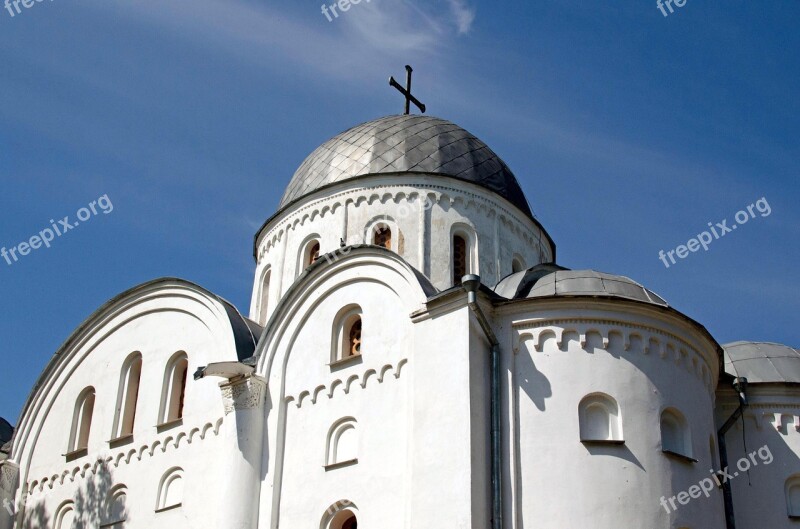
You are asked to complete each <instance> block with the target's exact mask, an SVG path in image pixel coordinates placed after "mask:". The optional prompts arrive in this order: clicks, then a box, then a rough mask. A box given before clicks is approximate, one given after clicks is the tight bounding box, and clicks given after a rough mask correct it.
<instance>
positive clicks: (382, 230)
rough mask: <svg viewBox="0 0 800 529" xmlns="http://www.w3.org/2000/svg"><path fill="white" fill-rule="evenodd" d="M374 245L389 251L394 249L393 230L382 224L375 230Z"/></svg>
mask: <svg viewBox="0 0 800 529" xmlns="http://www.w3.org/2000/svg"><path fill="white" fill-rule="evenodd" d="M372 244H374V245H375V246H381V247H383V248H386V249H387V250H391V249H392V230H390V229H389V227H388V226H386V225H384V224H381V225H379V226H377V227H376V228H375V234H374V235H373V237H372Z"/></svg>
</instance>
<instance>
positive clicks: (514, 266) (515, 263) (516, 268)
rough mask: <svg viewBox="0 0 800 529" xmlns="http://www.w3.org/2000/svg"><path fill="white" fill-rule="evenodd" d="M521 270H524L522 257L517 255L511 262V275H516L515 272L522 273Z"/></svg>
mask: <svg viewBox="0 0 800 529" xmlns="http://www.w3.org/2000/svg"><path fill="white" fill-rule="evenodd" d="M523 270H525V262H524V261H523V260H522V257H520V256H518V255H517V256H515V257H514V259H513V260H512V261H511V273H512V274H516V273H517V272H522V271H523Z"/></svg>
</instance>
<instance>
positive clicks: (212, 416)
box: [13, 280, 236, 528]
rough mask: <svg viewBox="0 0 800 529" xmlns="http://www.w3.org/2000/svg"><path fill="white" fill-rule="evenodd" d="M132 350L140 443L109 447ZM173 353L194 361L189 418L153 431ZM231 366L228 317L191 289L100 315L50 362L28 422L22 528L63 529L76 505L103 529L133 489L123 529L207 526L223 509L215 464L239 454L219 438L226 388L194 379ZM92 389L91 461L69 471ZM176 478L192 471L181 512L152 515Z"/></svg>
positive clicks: (139, 299) (21, 450)
mask: <svg viewBox="0 0 800 529" xmlns="http://www.w3.org/2000/svg"><path fill="white" fill-rule="evenodd" d="M134 351H138V352H140V353H141V354H142V357H143V366H142V375H141V386H140V389H139V396H138V405H137V409H136V420H135V423H134V431H133V436H132V439H130V440H128V441H125V442H122V443H115V444H113V445H112V444H110V443H109V441H110V440H111V437H112V426H113V422H114V417H115V407H116V403H117V391H118V388H119V377H120V370H121V368H122V365H123V363H124V361H125V359H126V358H127V357H128V355H129V354H130V353H132V352H134ZM177 351H185V352H186V353H187V355H188V360H189V373H188V377H187V382H186V393H185V404H184V414H183V418H182V420H181V421H180V422H178V423H175V424H173V425H171V426H170V427H169V428H157V423H158V412H159V406H160V401H161V395H162V382H163V379H164V369H165V366H166V364H167V362H168V360H169V359H170V358H171V357H172V356H173V355H174V354H175V353H176V352H177ZM235 359H236V350H235V345H234V341H233V334H232V332H231V327H230V323H229V319H228V316H227V314H226V312H225V310H224V307H223V306H222V305H221V304H220V303H219V302H218V301H217V300H216V299H212V298H211V297H209V296H208V295H207V294H206V293H204V292H202V291H201V290H200V289H197V288H196V287H194V286H189V285H187V284H186V283H184V282H174V281H171V280H168V281H164V282H160V283H155V284H150V285H148V286H145V287H142V288H139V289H138V290H135V291H133V292H132V293H130V294H129V295H128V296H126V297H123V298H122V299H118V300H116V301H115V302H114V303H112V304H111V305H110V306H106V307H104V308H103V309H102V310H101V311H99V312H98V313H96V314H95V315H93V316H92V318H90V320H89V321H88V322H87V325H86V327H85V328H84V329H82V330H81V331H80V332H79V333H78V334H77V335H76V336H75V337H74V338H73V339H72V341H71V342H70V343H69V344H67V345H66V346H65V347H64V348H63V350H62V352H61V356H60V357H59V358H56V359H54V360H53V362H52V364H51V367H50V368H49V370H48V371H47V372H46V373H45V375H44V376H43V378H42V380H41V386H40V387H39V388H37V390H36V392H35V393H34V394H33V395H32V397H31V399H30V401H29V402H28V404H27V405H26V408H25V412H24V414H23V416H22V418H21V421H20V426H19V429H18V432H17V437H16V438H15V444H14V452H13V453H14V458H15V461H17V462H18V463H19V464H20V466H21V472H20V478H21V487H20V488H19V489H18V491H17V501H18V502H23V503H24V504H25V511H24V517H25V524H27V525H22V526H21V527H28V526H31V524H34V525H32V526H36V525H37V524H38V526H41V527H50V528H52V527H55V525H54V524H55V519H54V517H55V515H56V513H57V511H58V510H59V508H60V507H63V506H64V505H65V504H66V503H68V502H70V501H72V502H74V509H75V514H76V517H77V519H79V520H83V521H84V523H86V524H88V525H89V526H92V527H95V526H97V525H98V523H100V522H102V518H101V514H100V513H101V512H102V510H103V509H104V508H105V502H106V501H107V496H108V494H109V492H110V491H111V489H112V488H113V487H117V486H119V485H124V486H125V487H126V488H127V501H126V519H127V522H126V525H125V526H126V527H131V528H136V527H175V528H179V527H187V528H188V527H199V526H203V525H204V523H205V521H206V520H208V519H210V518H211V517H212V516H213V514H214V513H215V511H216V510H217V509H218V508H219V507H220V504H221V502H224V501H225V499H224V498H225V494H224V491H223V490H220V485H219V483H220V476H221V475H222V473H224V469H222V468H219V467H218V465H217V464H216V461H217V460H218V458H217V457H216V456H215V454H219V453H221V452H224V451H226V450H232V449H233V448H232V447H228V446H226V445H225V444H224V442H223V440H222V438H221V437H220V436H219V432H220V427H221V425H222V421H223V415H224V412H223V407H222V399H221V398H220V391H219V388H218V387H217V385H216V384H214V383H208V384H204V383H195V382H194V381H193V380H192V372H193V371H194V369H196V368H197V367H198V366H200V365H206V364H208V363H211V362H218V361H230V360H235ZM87 386H93V387H94V388H95V390H96V398H95V406H94V413H93V419H92V425H91V431H90V437H89V444H88V450H87V454H86V455H84V456H82V457H78V458H76V459H73V460H68V458H66V457H65V456H64V454H65V452H66V450H67V444H68V440H69V434H70V432H69V429H70V425H71V423H72V414H73V410H74V406H75V399H76V398H77V397H78V395H79V394H80V393H81V391H83V389H84V388H86V387H87ZM173 467H180V468H181V469H183V472H184V481H183V484H184V495H183V504H182V506H181V507H179V508H175V509H171V510H167V511H163V512H156V508H157V495H158V491H159V484H160V480H161V478H162V476H163V475H164V473H165V472H167V471H168V470H170V469H172V468H173Z"/></svg>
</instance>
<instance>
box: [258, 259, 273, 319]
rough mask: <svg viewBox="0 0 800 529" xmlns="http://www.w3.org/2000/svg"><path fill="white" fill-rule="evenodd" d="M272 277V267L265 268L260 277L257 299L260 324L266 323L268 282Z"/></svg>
mask: <svg viewBox="0 0 800 529" xmlns="http://www.w3.org/2000/svg"><path fill="white" fill-rule="evenodd" d="M271 279H272V269H271V268H267V270H266V271H265V272H264V274H263V276H262V279H261V287H260V288H261V296H260V299H259V300H258V322H259V323H260V324H261V325H266V324H267V317H268V311H269V283H270V280H271Z"/></svg>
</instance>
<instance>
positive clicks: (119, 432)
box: [112, 353, 142, 439]
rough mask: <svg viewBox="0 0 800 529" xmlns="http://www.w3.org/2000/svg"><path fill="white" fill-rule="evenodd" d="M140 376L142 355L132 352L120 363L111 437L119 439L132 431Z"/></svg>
mask: <svg viewBox="0 0 800 529" xmlns="http://www.w3.org/2000/svg"><path fill="white" fill-rule="evenodd" d="M141 376H142V355H141V354H139V353H134V354H132V355H131V356H129V357H128V359H127V360H126V361H125V363H124V364H123V365H122V372H121V373H120V379H119V391H118V394H117V409H116V414H115V415H114V432H113V437H112V439H120V438H122V437H125V436H128V435H131V434H132V433H133V423H134V421H135V419H136V405H137V402H138V400H139V381H140V379H141Z"/></svg>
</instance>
